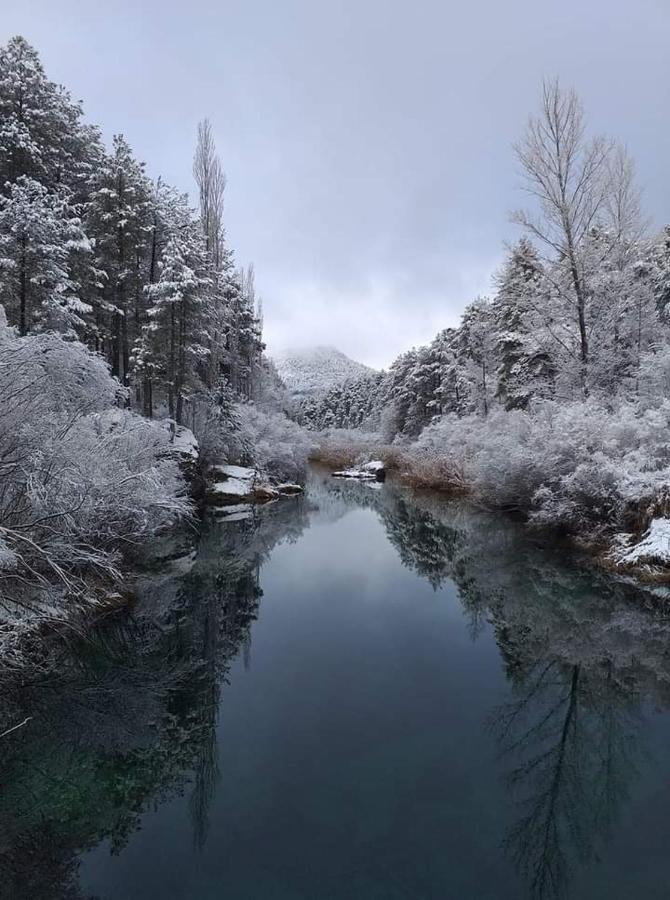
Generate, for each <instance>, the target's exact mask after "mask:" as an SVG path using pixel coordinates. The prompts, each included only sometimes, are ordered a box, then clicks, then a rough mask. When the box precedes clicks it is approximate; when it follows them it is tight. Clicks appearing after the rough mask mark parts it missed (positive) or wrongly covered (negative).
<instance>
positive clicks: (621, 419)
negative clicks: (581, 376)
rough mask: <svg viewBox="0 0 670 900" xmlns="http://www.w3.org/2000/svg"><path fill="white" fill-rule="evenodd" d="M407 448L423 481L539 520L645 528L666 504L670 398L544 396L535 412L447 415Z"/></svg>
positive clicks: (571, 526) (409, 463) (573, 526)
mask: <svg viewBox="0 0 670 900" xmlns="http://www.w3.org/2000/svg"><path fill="white" fill-rule="evenodd" d="M404 452H405V460H406V467H407V469H408V472H409V474H410V476H413V477H414V479H415V480H416V481H418V482H420V483H424V484H430V485H432V486H438V487H439V486H444V487H454V486H459V485H460V486H462V487H466V488H467V489H468V490H469V491H470V492H471V493H472V494H473V496H475V497H476V498H477V499H480V500H482V501H483V502H486V503H489V504H491V505H495V506H501V507H507V508H517V509H520V510H522V511H524V512H526V513H528V514H529V516H530V517H531V519H533V520H534V521H536V522H538V523H542V524H547V525H556V526H561V527H564V528H566V529H568V530H571V531H579V530H583V529H586V528H591V527H592V526H599V525H608V526H613V525H616V524H617V523H620V524H628V525H630V524H631V522H633V524H634V525H635V527H637V528H639V527H641V526H643V525H645V524H646V520H647V519H648V517H649V515H651V513H652V512H657V513H658V512H659V511H661V512H662V511H663V509H664V505H665V504H666V500H665V499H664V498H665V497H666V495H667V485H668V483H669V482H670V401H667V400H662V401H661V400H658V401H657V405H655V406H653V407H648V408H645V407H644V406H641V405H639V404H632V403H626V402H621V403H619V404H618V405H617V406H616V407H615V408H613V409H609V408H606V407H605V406H604V405H603V404H601V403H598V402H596V401H595V400H589V401H584V402H577V403H570V404H559V403H554V402H546V403H543V404H540V405H538V406H537V408H536V410H535V411H534V412H533V413H530V412H524V411H520V410H517V411H512V412H505V411H503V410H495V411H494V412H492V413H491V414H490V415H489V416H488V417H486V418H485V417H482V416H464V417H462V418H458V417H457V416H445V417H443V418H442V419H440V420H439V421H437V422H435V423H433V424H432V425H429V426H428V427H427V428H426V429H424V431H423V432H422V434H421V435H420V437H419V439H418V440H417V442H416V443H415V444H413V445H411V446H410V447H409V448H406V450H405V451H404Z"/></svg>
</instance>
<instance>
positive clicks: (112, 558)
mask: <svg viewBox="0 0 670 900" xmlns="http://www.w3.org/2000/svg"><path fill="white" fill-rule="evenodd" d="M120 395H121V391H120V388H119V384H118V382H117V381H116V380H115V379H113V378H112V377H111V376H110V374H109V371H108V369H107V367H106V365H105V363H104V362H103V360H102V359H101V358H100V357H99V356H97V355H96V354H93V353H90V352H89V351H88V350H86V348H85V347H84V346H83V345H82V344H79V343H78V342H76V341H66V340H64V339H62V338H61V337H58V336H57V335H54V334H41V335H29V336H26V337H17V336H16V334H15V332H14V331H13V330H12V329H10V328H8V327H7V326H6V323H5V322H4V317H3V321H0V546H1V548H2V551H1V554H0V555H1V559H2V567H1V569H0V595H1V599H2V602H3V605H4V608H5V610H7V609H10V608H13V609H14V611H15V610H16V608H17V604H19V605H20V607H21V608H23V609H25V608H26V607H29V608H35V607H38V606H39V605H40V601H43V600H44V598H45V597H46V596H47V595H48V596H49V598H50V603H51V605H52V606H53V602H54V598H57V599H59V600H60V601H64V600H72V599H75V600H87V599H91V594H92V591H91V590H90V589H89V588H90V584H91V575H92V573H93V574H94V573H97V574H98V575H105V576H113V575H115V574H116V573H117V566H118V562H119V559H120V556H121V553H120V551H121V548H123V547H128V546H130V545H134V544H137V543H139V542H141V541H142V539H143V538H145V537H147V536H149V535H152V534H154V533H155V532H156V531H158V530H160V529H162V528H164V527H165V526H167V525H169V524H171V523H172V522H174V520H175V518H177V517H180V516H183V515H186V514H188V512H189V509H190V505H189V501H188V500H187V498H186V496H185V491H184V482H183V479H182V477H181V474H180V472H179V468H178V464H177V462H176V461H175V460H174V458H170V453H169V447H170V445H169V435H168V432H167V431H166V430H165V429H164V428H162V427H161V426H160V424H158V423H155V422H151V421H148V420H146V419H143V418H141V417H140V416H137V415H135V414H133V413H131V412H130V411H127V410H122V409H119V408H118V407H115V406H114V404H115V403H116V401H117V400H118V399H119V397H120Z"/></svg>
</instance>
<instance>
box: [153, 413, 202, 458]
mask: <svg viewBox="0 0 670 900" xmlns="http://www.w3.org/2000/svg"><path fill="white" fill-rule="evenodd" d="M162 425H163V427H164V428H165V429H166V430H167V431H168V432H169V434H170V450H173V451H174V452H175V453H180V454H182V455H183V456H190V457H191V459H197V458H198V455H199V452H200V451H199V448H198V442H197V440H196V438H195V435H194V434H193V432H192V431H191V429H190V428H186V427H185V426H184V425H177V424H176V423H175V421H174V420H173V419H165V420H164V422H163V423H162Z"/></svg>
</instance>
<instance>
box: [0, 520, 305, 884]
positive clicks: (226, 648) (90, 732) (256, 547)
mask: <svg viewBox="0 0 670 900" xmlns="http://www.w3.org/2000/svg"><path fill="white" fill-rule="evenodd" d="M304 522H305V515H304V510H303V506H302V504H301V503H300V502H294V503H291V504H286V505H282V506H279V505H277V506H276V507H273V508H272V509H271V510H266V511H264V513H263V514H259V515H257V516H256V517H255V518H254V519H252V520H249V521H247V522H243V523H239V524H237V525H236V526H234V527H233V526H232V525H225V524H221V525H217V524H216V523H215V522H211V523H209V525H207V526H206V527H205V528H204V529H203V532H202V534H201V536H200V539H199V542H198V546H197V554H196V553H195V552H193V548H189V547H186V548H183V547H182V548H175V547H163V548H157V551H161V550H162V551H163V552H168V553H170V555H171V556H172V557H173V558H167V559H166V558H165V557H164V558H162V559H158V560H156V561H155V563H154V566H153V568H152V569H151V568H150V569H149V570H148V571H147V573H146V574H145V576H144V577H143V578H142V579H141V580H140V582H139V584H138V590H137V594H138V598H137V602H136V603H135V605H134V607H133V609H132V610H131V611H130V613H129V614H118V615H116V616H115V617H114V618H112V619H108V620H106V621H105V622H103V623H102V624H101V625H100V627H99V628H98V629H97V630H96V632H95V633H94V634H93V635H92V636H91V637H90V639H89V640H87V641H85V642H84V641H78V642H75V643H69V644H68V645H67V646H63V648H62V652H61V655H60V659H59V665H58V671H57V675H56V674H55V675H53V676H52V677H51V678H49V679H48V680H47V681H44V680H43V679H40V680H38V681H36V682H35V683H33V684H30V683H28V684H26V683H15V684H10V683H5V684H4V685H3V695H2V704H1V706H0V731H3V730H4V727H5V723H12V724H13V723H15V722H19V721H22V720H23V719H24V718H25V717H26V716H31V721H30V723H29V725H30V727H25V728H22V729H20V730H18V731H16V732H14V733H13V734H12V735H11V739H10V737H8V738H6V739H4V741H3V743H2V747H1V748H0V749H1V752H2V757H1V764H0V896H2V897H3V898H7V900H10V898H11V900H19V898H26V900H27V898H30V900H47V898H48V900H53V898H59V900H60V898H72V900H75V898H82V897H83V896H84V895H83V894H82V893H81V891H80V888H79V886H78V872H77V869H78V857H79V855H80V854H81V853H82V851H85V850H87V849H89V848H92V847H94V846H96V845H97V844H99V843H100V842H101V841H102V840H104V839H106V840H107V841H109V844H110V846H111V849H112V852H113V853H116V854H118V853H120V852H121V851H122V850H123V848H124V846H125V845H126V842H127V841H128V838H129V836H130V835H131V833H132V832H133V831H134V830H135V829H136V828H137V827H138V825H139V821H140V817H141V815H142V814H143V812H145V811H146V810H147V809H149V808H152V807H155V806H156V805H158V804H160V803H162V802H163V801H165V800H168V799H170V798H172V797H174V796H176V795H179V794H183V793H186V794H188V795H189V809H190V813H191V817H192V831H193V840H194V843H195V845H196V846H202V845H203V844H204V842H205V840H206V837H207V827H208V810H209V804H210V801H211V798H212V795H213V791H214V788H215V785H216V782H217V778H218V775H219V773H218V770H217V754H216V722H217V716H218V712H219V707H220V696H219V695H220V691H221V687H222V685H224V686H225V681H226V676H227V672H228V668H229V666H230V663H231V660H232V658H233V657H234V656H235V654H236V653H237V652H238V650H239V649H240V648H241V647H242V648H244V652H245V653H246V654H247V656H248V654H249V626H250V623H251V622H252V621H253V619H254V618H255V617H256V615H257V611H258V604H259V601H260V598H261V594H262V592H261V589H260V586H259V577H258V576H259V570H260V566H261V564H262V562H263V561H264V559H266V558H267V556H268V554H269V553H270V552H271V551H272V549H273V547H274V546H276V545H277V543H278V542H280V541H282V540H286V539H291V538H294V537H296V536H297V535H298V534H299V533H300V531H301V529H302V528H303V527H304ZM175 552H177V553H181V554H183V555H180V556H177V557H176V558H174V554H175Z"/></svg>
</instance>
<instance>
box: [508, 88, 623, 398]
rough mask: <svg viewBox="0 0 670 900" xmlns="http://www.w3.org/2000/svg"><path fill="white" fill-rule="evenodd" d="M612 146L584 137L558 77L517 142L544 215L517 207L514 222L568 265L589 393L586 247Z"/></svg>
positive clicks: (579, 111)
mask: <svg viewBox="0 0 670 900" xmlns="http://www.w3.org/2000/svg"><path fill="white" fill-rule="evenodd" d="M612 149H613V145H612V142H611V141H609V140H607V139H605V138H602V137H596V138H594V139H592V140H590V141H589V140H587V139H586V136H585V124H584V111H583V107H582V104H581V101H580V100H579V98H578V97H577V94H576V93H575V92H574V91H572V90H571V91H567V92H566V91H563V90H562V88H561V86H560V84H559V82H558V80H557V79H555V80H552V81H547V82H545V83H544V85H543V90H542V105H541V110H540V114H539V115H538V116H533V117H531V119H530V120H529V122H528V126H527V129H526V134H525V136H524V138H523V140H522V141H521V142H520V143H519V144H517V145H516V146H515V151H516V154H517V157H518V159H519V162H520V163H521V167H522V171H523V174H524V179H525V187H526V189H527V191H528V192H529V193H530V194H531V195H532V196H533V197H535V198H536V200H537V201H538V204H539V213H540V214H539V216H534V215H532V214H530V213H528V212H526V211H518V212H516V213H515V214H514V216H513V220H514V221H516V222H517V223H518V224H520V225H522V226H523V227H524V228H525V229H526V230H527V231H528V232H529V233H530V234H531V235H533V236H534V237H535V238H537V239H538V240H539V241H540V242H541V243H543V244H544V245H545V246H548V247H549V248H550V249H551V250H553V251H554V253H555V254H557V256H558V257H559V259H561V260H564V261H565V263H566V265H567V268H568V272H569V279H568V281H569V284H570V295H571V296H570V297H569V298H568V299H569V302H570V304H571V305H572V307H573V309H574V313H575V318H576V324H577V327H578V331H579V346H578V352H579V358H580V361H581V370H582V385H583V389H584V391H585V392H586V390H587V380H586V375H587V366H588V360H589V342H588V332H587V307H588V303H589V299H590V294H589V285H588V278H587V273H586V266H585V264H584V260H583V258H582V246H583V243H584V239H585V238H586V236H587V235H588V234H589V232H590V230H591V229H592V228H593V226H594V225H596V224H597V223H598V222H599V221H600V219H601V217H602V216H605V215H606V214H607V204H608V202H610V196H611V185H610V175H611V174H612V169H611V162H610V161H611V157H612Z"/></svg>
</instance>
